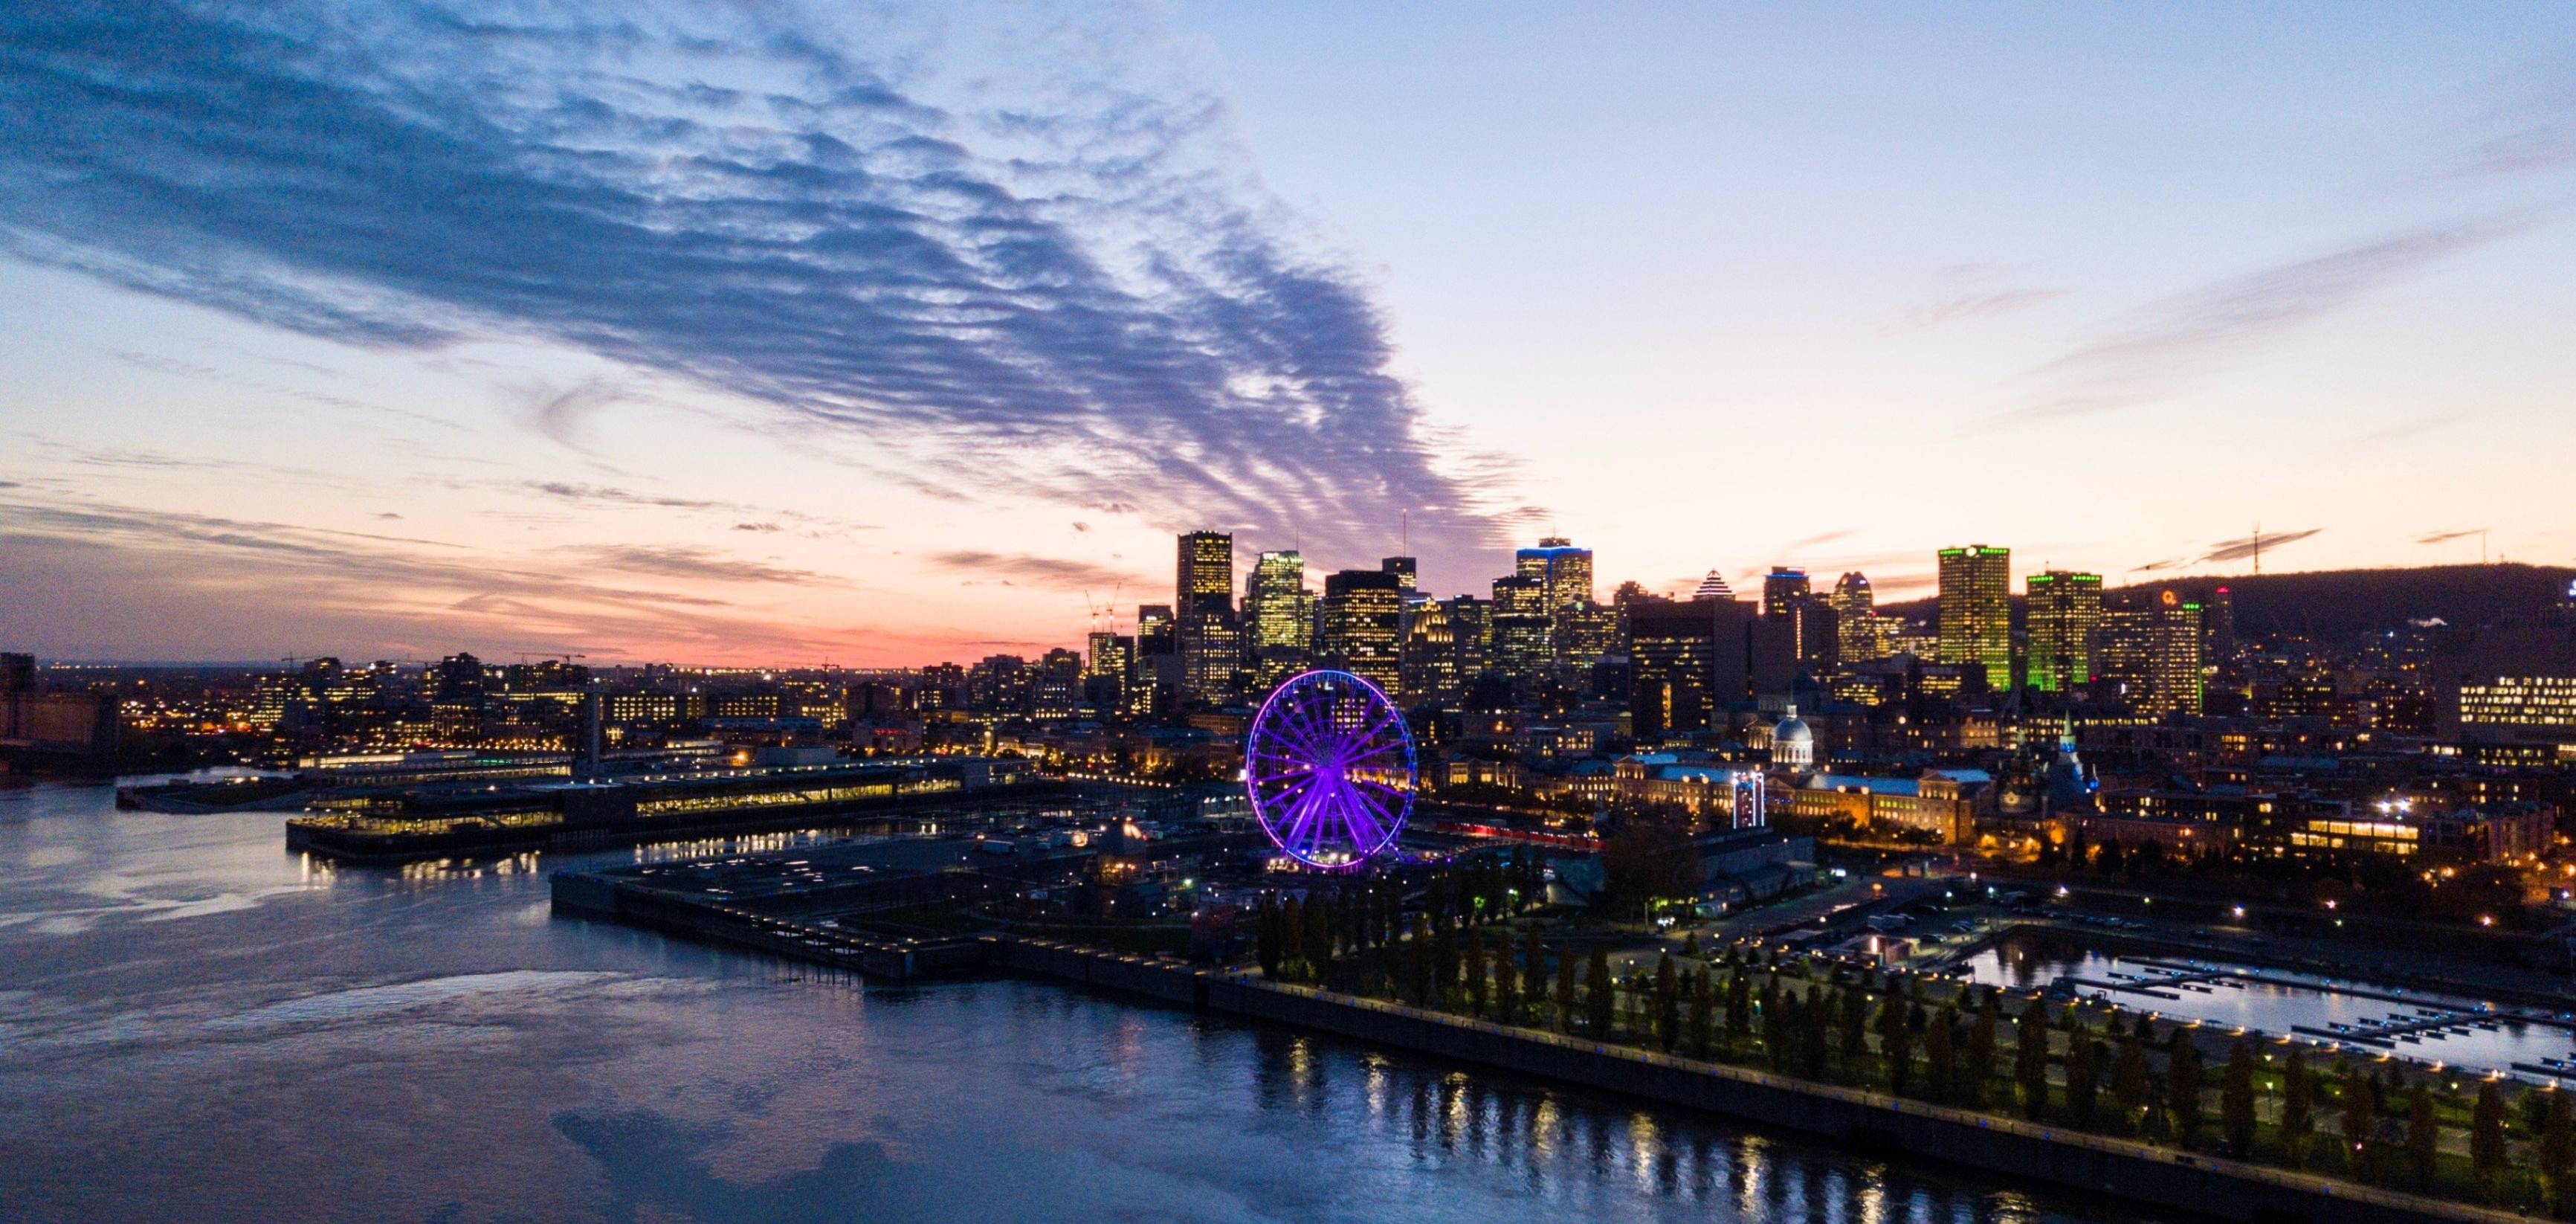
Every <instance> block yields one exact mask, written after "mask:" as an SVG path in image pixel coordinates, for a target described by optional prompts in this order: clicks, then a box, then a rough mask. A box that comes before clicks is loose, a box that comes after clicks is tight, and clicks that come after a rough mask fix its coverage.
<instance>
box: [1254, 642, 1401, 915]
mask: <svg viewBox="0 0 2576 1224" xmlns="http://www.w3.org/2000/svg"><path fill="white" fill-rule="evenodd" d="M1243 780H1244V788H1245V790H1246V791H1248V792H1249V793H1250V794H1251V797H1252V811H1253V814H1254V815H1255V816H1257V817H1259V818H1260V820H1261V831H1262V832H1263V833H1266V834H1268V835H1269V837H1270V840H1271V841H1272V842H1273V843H1274V844H1276V845H1277V846H1278V847H1279V848H1280V849H1281V850H1283V851H1286V852H1287V853H1288V855H1289V856H1290V857H1291V858H1294V859H1296V860H1297V861H1298V862H1301V863H1304V864H1306V865H1308V866H1310V867H1320V868H1324V869H1326V870H1338V869H1346V868H1351V867H1356V866H1358V865H1359V864H1360V863H1362V862H1365V861H1366V860H1367V859H1368V858H1369V857H1370V856H1372V855H1375V854H1377V853H1378V852H1380V851H1382V850H1384V849H1386V848H1387V847H1388V846H1390V845H1392V844H1394V842H1395V835H1396V833H1397V832H1398V831H1399V830H1401V829H1403V828H1404V820H1405V817H1406V816H1407V815H1408V814H1410V813H1411V812H1412V810H1413V786H1414V757H1413V733H1412V732H1411V731H1410V730H1408V729H1407V728H1406V727H1405V725H1404V713H1403V711H1401V710H1398V709H1397V708H1396V707H1395V702H1393V701H1392V700H1389V699H1388V697H1387V695H1386V692H1385V691H1384V690H1382V689H1380V688H1378V686H1376V685H1374V684H1371V683H1369V682H1368V681H1367V680H1365V679H1362V678H1361V677H1359V676H1355V675H1352V674H1351V673H1349V672H1344V671H1310V672H1305V673H1302V674H1300V675H1297V676H1294V677H1292V678H1290V679H1289V681H1288V682H1287V683H1285V684H1282V685H1280V686H1279V688H1278V690H1277V691H1276V692H1273V693H1271V694H1270V699H1269V700H1268V701H1265V702H1263V703H1262V705H1261V712H1260V713H1259V714H1257V715H1255V716H1254V717H1253V720H1252V731H1251V735H1250V737H1249V738H1248V739H1247V740H1246V742H1245V744H1244V749H1243Z"/></svg>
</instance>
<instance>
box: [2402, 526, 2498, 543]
mask: <svg viewBox="0 0 2576 1224" xmlns="http://www.w3.org/2000/svg"><path fill="white" fill-rule="evenodd" d="M2485 532H2486V528H2484V527H2467V528H2462V529H2460V530H2456V531H2434V532H2427V533H2425V534H2423V535H2420V536H2417V537H2415V542H2416V543H2418V544H2443V543H2448V542H2450V541H2452V540H2465V539H2467V538H2469V537H2470V536H2473V535H2483V534H2485Z"/></svg>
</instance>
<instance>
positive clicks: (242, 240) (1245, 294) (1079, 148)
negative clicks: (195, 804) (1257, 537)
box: [0, 0, 1497, 547]
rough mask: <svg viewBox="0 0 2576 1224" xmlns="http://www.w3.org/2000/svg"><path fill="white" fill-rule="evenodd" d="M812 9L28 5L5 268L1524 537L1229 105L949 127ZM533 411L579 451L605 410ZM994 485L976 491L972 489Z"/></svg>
mask: <svg viewBox="0 0 2576 1224" xmlns="http://www.w3.org/2000/svg"><path fill="white" fill-rule="evenodd" d="M901 58H902V57H900V56H893V55H889V56H886V57H885V62H878V61H877V60H875V59H872V58H871V57H870V56H869V55H867V54H865V53H863V52H861V51H858V50H855V49H851V48H848V47H844V46H841V45H837V44H836V43H835V41H834V38H833V37H832V33H831V31H830V30H829V29H826V28H824V27H823V26H822V25H820V24H819V23H812V24H809V23H806V22H804V21H801V20H800V19H798V18H797V17H796V16H794V15H793V12H792V9H790V8H789V7H786V6H728V5H720V4H712V3H710V4H706V5H703V6H687V5H674V6H637V7H633V8H627V7H620V8H617V9H615V10H599V9H591V8H585V7H580V6H574V5H569V4H567V5H561V6H558V5H551V4H545V3H537V4H533V5H530V6H527V7H524V8H517V9H512V10H509V12H508V15H507V16H498V17H495V16H490V15H483V14H472V15H469V14H465V13H461V12H453V11H449V10H446V9H442V8H440V7H438V6H436V5H434V4H412V3H401V4H394V3H359V4H356V5H350V6H343V5H307V4H301V3H285V4H279V5H263V6H223V5H215V4H191V3H174V2H166V0H138V3H134V4H127V5H111V6H95V5H81V4H73V3H67V2H53V0H34V2H32V3H29V4H23V5H16V6H10V7H8V8H6V9H0V251H6V252H8V253H13V254H15V255H16V256H17V257H19V258H22V259H28V260H34V261H40V262H44V263H48V264H53V265H59V266H65V267H70V268H75V269H79V270H82V271H85V272H87V273H89V274H92V275H95V276H98V277H102V278H105V279H108V280H110V281H114V282H116V283H119V284H122V285H125V286H128V287H130V288H134V289H137V290H141V291H145V292H150V293H156V294H164V295H168V296H172V297H176V298H179V299H183V300H186V301H190V302H194V303H198V304H202V305H206V306H211V307H214V308H217V309H221V310H225V311H228V312H231V313H234V314H237V315H241V316H245V317H248V318H251V319H254V320H257V321H260V322H263V323H266V324H269V325H272V326H276V327H281V328H287V329H291V330H294V331H298V332H304V333H309V334H314V335H320V336H325V337H329V338H332V339H336V340H340V341H344V342H348V343H352V344H361V345H375V346H401V347H423V346H432V345H438V344H443V343H448V342H451V341H454V340H458V339H465V338H479V337H484V336H506V337H514V338H519V337H524V338H536V339H540V340H543V341H547V342H551V343H553V344H558V345H566V346H571V347H575V348H578V349H581V350H584V351H587V352H589V353H592V354H595V355H597V356H600V357H604V358H607V359H610V360H613V361H615V362H619V363H622V364H624V365H626V366H629V367H632V368H635V369H639V370H644V371H653V372H658V373H663V374H670V375H677V376H680V377H682V378H686V379H689V380H693V381H695V382H697V383H699V384H702V385H705V386H708V387H714V388H721V389H723V390H725V391H728V392H731V393H733V394H736V395H739V396H743V397H747V398H750V399H752V400H755V401H760V402H765V403H766V404H768V405H770V406H771V407H772V408H773V409H774V410H775V411H776V412H777V413H778V414H779V415H780V416H781V417H782V418H783V419H784V420H785V421H787V422H789V423H790V424H791V425H793V426H794V427H797V428H803V429H808V430H817V431H823V432H825V433H832V434H849V435H853V436H855V437H858V438H860V439H863V440H865V441H866V442H867V443H868V444H870V445H873V446H879V447H884V448H889V449H891V450H893V451H895V452H897V453H901V454H907V455H917V454H930V455H936V456H939V457H941V458H942V459H944V460H945V462H944V463H942V464H939V465H937V466H936V467H935V468H925V467H923V466H922V465H919V464H906V465H904V466H905V467H906V469H907V471H908V473H909V474H907V475H905V476H902V477H899V478H898V477H890V479H900V480H903V481H904V482H907V483H911V484H913V485H914V486H915V487H918V488H922V489H923V490H925V491H932V490H936V492H934V493H933V495H934V496H942V497H949V498H959V497H964V496H967V495H968V492H970V491H990V492H997V493H1001V494H1004V495H1009V496H1020V497H1039V498H1048V499H1054V500H1059V501H1063V502H1066V503H1068V504H1075V505H1098V504H1101V503H1104V502H1107V501H1111V500H1117V501H1122V502H1127V503H1133V504H1137V505H1140V506H1141V507H1143V509H1144V512H1145V513H1147V514H1149V515H1151V516H1154V517H1156V518H1158V519H1160V520H1166V521H1174V522H1178V521H1223V522H1230V523H1236V524H1240V525H1243V526H1246V527H1251V528H1255V529H1268V530H1275V531H1278V532H1281V533H1283V534H1284V533H1286V532H1287V531H1290V530H1302V531H1303V533H1304V535H1305V536H1306V537H1307V538H1308V539H1309V540H1310V541H1315V540H1321V541H1322V542H1324V543H1326V544H1328V545H1329V544H1332V543H1335V542H1341V541H1347V542H1350V543H1353V544H1356V543H1357V542H1358V541H1360V540H1364V539H1365V540H1370V541H1374V539H1375V537H1376V536H1377V535H1378V534H1382V524H1383V523H1385V522H1388V521H1392V520H1393V519H1394V518H1395V517H1396V511H1397V509H1398V508H1401V507H1409V508H1410V509H1411V510H1412V512H1413V518H1414V520H1415V523H1414V526H1415V530H1416V531H1417V532H1418V533H1420V535H1421V537H1423V538H1425V539H1428V540H1431V541H1434V542H1435V544H1436V543H1437V542H1439V541H1443V540H1446V541H1449V542H1451V543H1452V545H1453V546H1461V547H1463V546H1477V545H1484V544H1488V543H1491V542H1493V533H1494V531H1495V530H1497V526H1496V524H1497V520H1496V519H1494V518H1493V517H1491V516H1489V515H1488V514H1486V513H1485V512H1484V509H1483V506H1482V502H1481V498H1482V496H1483V489H1482V488H1481V487H1479V486H1477V485H1475V484H1473V483H1470V482H1468V481H1464V480H1461V479H1459V478H1458V477H1456V476H1454V475H1451V474H1449V472H1448V470H1447V469H1445V468H1444V467H1443V466H1442V464H1440V463H1439V462H1437V461H1436V460H1435V457H1434V454H1433V451H1432V445H1433V444H1432V442H1431V440H1430V436H1429V434H1428V433H1427V432H1426V430H1425V429H1424V427H1423V423H1422V421H1421V419H1420V416H1419V412H1418V410H1417V408H1416V406H1415V404H1414V403H1413V401H1412V399H1411V397H1410V395H1409V394H1408V392H1407V390H1406V388H1405V387H1404V385H1403V384H1402V383H1400V382H1399V381H1398V380H1397V379H1396V378H1394V377H1393V376H1392V375H1391V374H1390V373H1389V372H1388V368H1389V360H1390V357H1391V354H1392V350H1391V344H1390V341H1389V338H1388V336H1387V329H1386V326H1385V323H1384V320H1383V319H1382V318H1381V317H1380V315H1379V312H1378V309H1377V307H1376V305H1375V304H1374V302H1373V301H1372V300H1371V298H1370V294H1369V292H1368V290H1367V288H1366V287H1365V286H1364V285H1363V284H1362V283H1361V282H1360V281H1359V280H1358V279H1357V278H1356V277H1355V276H1354V275H1353V274H1352V273H1350V272H1348V271H1346V270H1345V269H1344V268H1343V267H1341V266H1340V265H1339V264H1337V263H1336V262H1334V261H1332V260H1328V259H1323V258H1318V257H1316V256H1313V255H1311V254H1309V253H1307V252H1305V251H1303V250H1301V249H1300V246H1299V244H1298V243H1297V242H1296V241H1294V240H1292V239H1291V238H1289V237H1287V236H1286V234H1287V232H1288V231H1287V229H1286V228H1285V227H1284V226H1283V224H1282V222H1281V220H1280V217H1281V210H1280V209H1279V208H1278V206H1277V205H1276V203H1275V202H1273V201H1271V200H1269V199H1267V198H1266V197H1265V196H1264V195H1262V193H1260V191H1259V190H1258V188H1256V187H1251V186H1248V185H1246V184H1247V183H1248V182H1249V176H1248V175H1245V174H1243V173H1241V172H1240V167H1236V166H1230V165H1227V164H1224V162H1223V161H1222V160H1221V159H1220V160H1211V156H1210V150H1213V149H1220V148H1222V147H1223V146H1224V145H1225V143H1226V141H1225V136H1226V133H1224V132H1223V131H1222V124H1223V122H1224V121H1223V108H1222V107H1221V106H1218V105H1214V104H1212V103H1210V102H1209V101H1208V100H1207V99H1204V98H1183V99H1180V100H1178V101H1175V102H1171V103H1162V102H1155V101H1151V100H1149V97H1148V96H1147V95H1142V94H1139V93H1136V92H1134V91H1130V90H1124V89H1121V88H1118V87H1117V86H1116V84H1115V83H1114V82H1111V83H1106V84H1103V85H1101V86H1099V87H1097V88H1090V89H1084V88H1072V89H1066V90H1062V91H1059V92H1058V93H1057V94H1056V95H1053V96H1051V97H1050V98H1049V99H1048V100H1049V101H1051V102H1053V103H1056V104H1057V105H1056V108H1055V109H1053V110H1044V111H1041V110H1030V109H1024V108H1019V107H1015V106H1011V105H1008V100H1002V101H997V102H996V103H995V104H993V105H992V106H990V107H984V108H977V107H973V106H960V105H958V104H957V103H955V102H950V103H948V104H944V105H943V104H934V103H932V102H930V101H927V100H925V99H923V98H921V97H916V96H914V93H913V91H912V90H911V89H910V88H909V87H907V86H906V85H905V84H904V83H903V82H902V81H901V80H900V79H898V78H899V76H900V74H899V73H898V72H897V70H896V67H895V65H898V64H900V63H901ZM607 395H608V393H607V391H606V390H605V389H604V388H602V387H600V386H597V385H593V384H583V385H582V386H578V387H574V388H571V389H569V390H557V391H552V392H548V393H545V394H543V395H539V396H534V397H532V398H531V399H530V401H529V402H528V403H527V405H526V407H525V414H524V415H525V419H526V420H527V422H528V423H529V424H530V425H531V426H532V427H534V428H536V429H538V430H540V431H542V432H545V433H547V434H548V435H549V436H552V437H556V438H558V440H562V441H565V442H566V443H567V444H568V445H577V444H578V442H579V440H580V428H581V423H582V421H583V420H584V419H585V418H586V417H587V416H588V415H589V414H590V413H591V412H593V411H595V410H596V408H597V407H598V406H599V404H600V403H602V402H604V401H605V399H606V398H607ZM961 489H962V490H964V491H961Z"/></svg>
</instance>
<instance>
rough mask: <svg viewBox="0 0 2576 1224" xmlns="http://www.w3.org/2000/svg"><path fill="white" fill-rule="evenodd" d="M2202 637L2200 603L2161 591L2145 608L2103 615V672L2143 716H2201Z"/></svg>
mask: <svg viewBox="0 0 2576 1224" xmlns="http://www.w3.org/2000/svg"><path fill="white" fill-rule="evenodd" d="M2200 634H2201V626H2200V605H2199V604H2196V603H2191V602H2188V601H2186V600H2184V599H2183V598H2182V596H2181V594H2180V593H2178V592H2175V591H2172V590H2165V591H2159V592H2157V593H2156V598H2155V601H2154V602H2153V603H2151V604H2149V605H2147V606H2146V607H2144V608H2132V609H2122V610H2119V611H2113V612H2106V613H2104V614H2103V616H2102V634H2101V652H2100V658H2099V660H2098V665H2097V667H2096V671H2097V674H2099V675H2100V677H2101V678H2102V679H2104V680H2108V681H2111V682H2112V683H2115V684H2117V685H2118V686H2119V687H2120V691H2121V693H2122V695H2123V696H2125V697H2126V698H2127V699H2128V702H2129V705H2130V707H2131V708H2133V709H2136V710H2137V711H2139V712H2140V713H2143V714H2152V715H2156V716H2158V717H2162V716H2164V715H2167V714H2198V713H2200V702H2201V675H2200Z"/></svg>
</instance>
